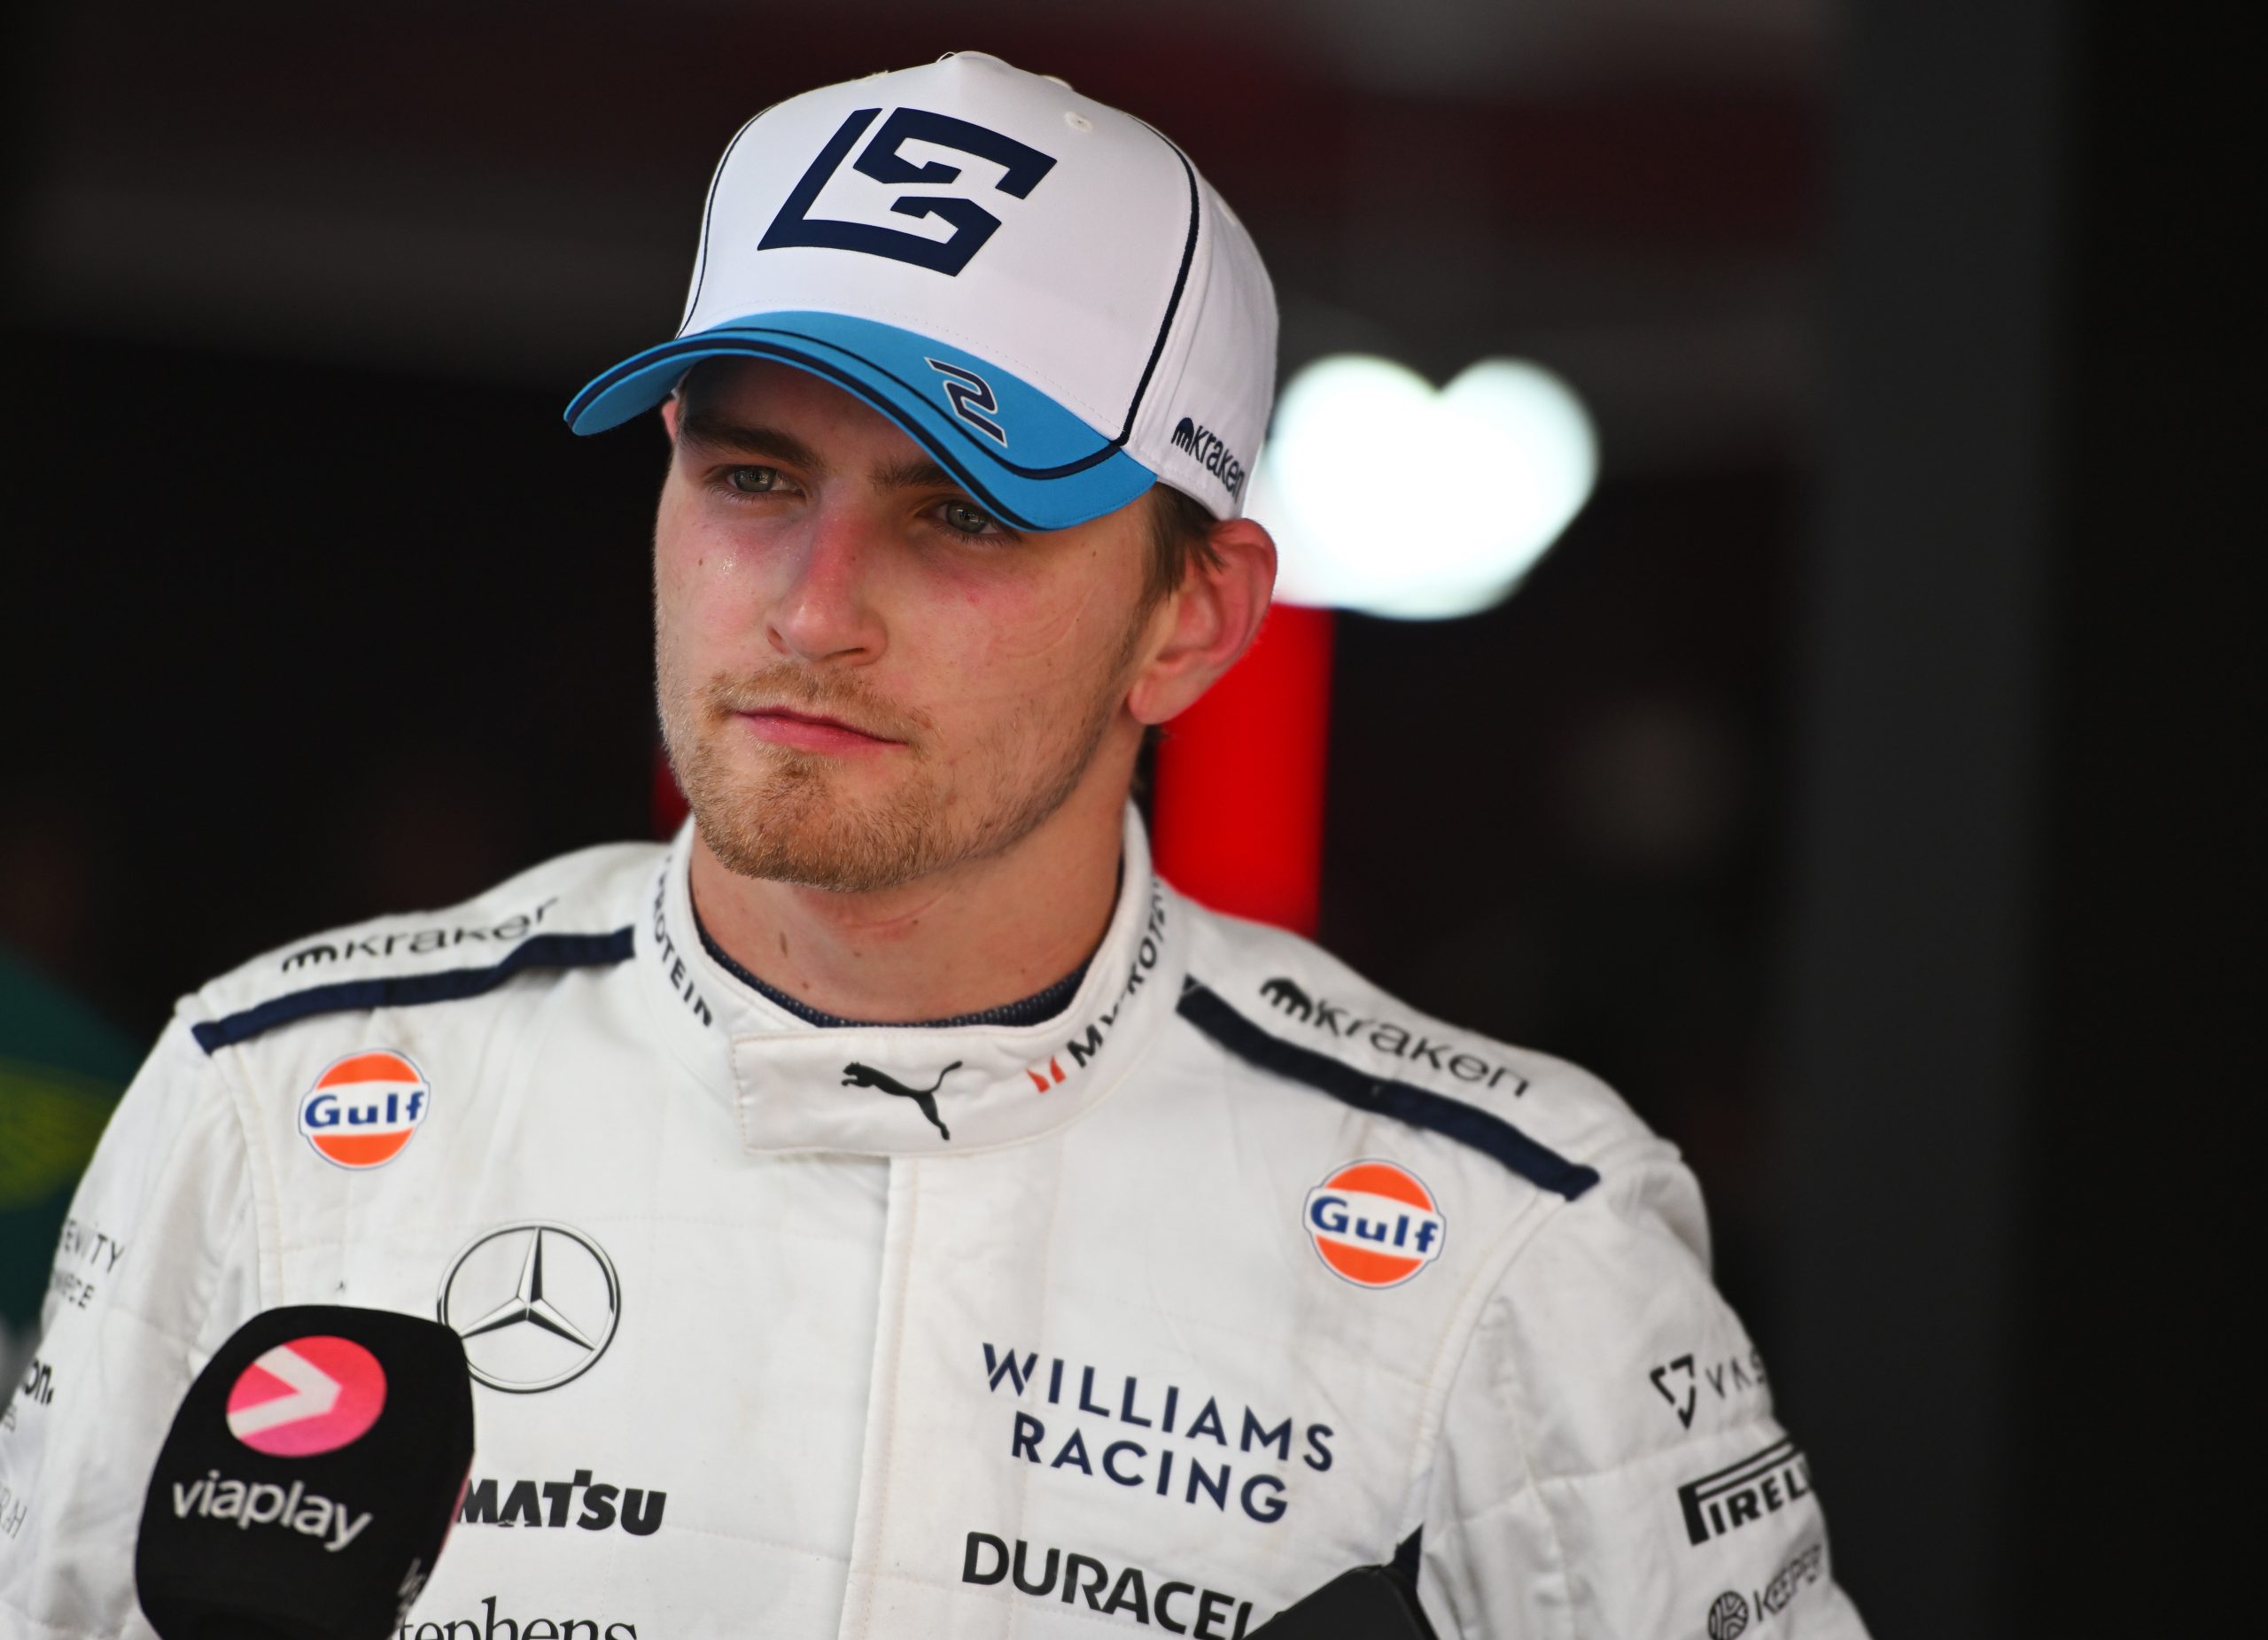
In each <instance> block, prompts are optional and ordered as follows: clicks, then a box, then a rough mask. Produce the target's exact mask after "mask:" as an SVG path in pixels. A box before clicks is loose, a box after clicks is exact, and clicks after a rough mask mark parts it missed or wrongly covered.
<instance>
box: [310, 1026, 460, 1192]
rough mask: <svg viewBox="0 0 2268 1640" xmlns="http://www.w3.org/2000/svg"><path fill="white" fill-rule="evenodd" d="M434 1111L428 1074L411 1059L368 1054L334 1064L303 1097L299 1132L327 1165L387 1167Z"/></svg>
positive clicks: (384, 1052) (380, 1051)
mask: <svg viewBox="0 0 2268 1640" xmlns="http://www.w3.org/2000/svg"><path fill="white" fill-rule="evenodd" d="M431 1108H433V1090H432V1088H431V1086H429V1085H428V1084H427V1083H426V1081H425V1073H424V1072H423V1071H421V1070H419V1069H417V1067H416V1066H415V1065H413V1064H411V1063H410V1062H409V1060H408V1057H407V1056H406V1055H404V1054H400V1053H394V1052H393V1051H392V1049H389V1048H365V1049H364V1050H363V1051H362V1052H361V1053H349V1054H348V1055H347V1056H346V1058H345V1059H342V1060H334V1061H332V1062H331V1063H330V1065H329V1066H328V1067H327V1068H326V1069H324V1071H323V1073H322V1075H321V1076H317V1077H316V1078H315V1086H313V1087H311V1088H309V1089H308V1090H307V1092H305V1093H303V1094H301V1095H300V1096H299V1131H300V1132H301V1133H302V1134H304V1135H306V1137H307V1143H308V1144H310V1145H312V1146H314V1147H315V1154H317V1155H319V1156H321V1157H322V1159H323V1160H324V1161H325V1162H332V1163H335V1164H336V1165H338V1166H339V1167H342V1168H353V1169H355V1170H361V1169H363V1168H378V1167H384V1165H385V1164H386V1163H387V1162H391V1161H392V1160H393V1159H394V1158H395V1157H396V1156H398V1155H400V1154H401V1149H402V1146H405V1145H407V1144H408V1143H409V1139H410V1135H412V1134H414V1133H415V1132H416V1131H417V1130H418V1129H419V1128H420V1127H421V1126H423V1123H424V1121H425V1113H426V1112H427V1111H429V1110H431Z"/></svg>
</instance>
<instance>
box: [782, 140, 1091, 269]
mask: <svg viewBox="0 0 2268 1640" xmlns="http://www.w3.org/2000/svg"><path fill="white" fill-rule="evenodd" d="M881 113H882V110H881V109H879V108H860V109H858V110H856V111H855V112H853V113H851V115H850V118H849V119H847V120H844V121H843V124H842V125H841V127H839V128H837V129H836V131H835V135H834V136H831V137H829V138H828V139H827V146H826V147H825V148H822V149H821V150H819V158H818V159H814V160H812V165H811V169H809V170H808V171H805V172H804V176H803V180H802V181H801V182H799V183H796V188H795V191H794V192H793V193H790V194H789V195H788V200H787V203H786V204H784V205H782V206H781V207H780V214H779V215H777V216H775V217H773V219H772V226H771V227H769V228H767V229H765V230H764V237H763V239H762V240H761V241H759V242H758V245H757V249H758V250H764V251H777V250H781V249H784V248H786V247H788V246H790V245H810V246H812V247H814V248H816V249H819V250H826V251H857V252H858V253H861V254H863V255H866V256H886V257H888V258H889V259H890V260H892V261H897V262H911V263H913V265H914V266H915V267H916V268H932V269H934V270H935V271H936V272H938V273H941V274H946V275H954V274H958V273H959V272H960V270H961V269H962V268H966V267H967V266H968V260H969V258H971V257H972V256H975V254H976V253H978V252H979V251H981V250H983V248H984V242H985V241H986V240H988V239H990V237H992V236H993V234H994V233H996V232H998V229H999V227H1000V219H999V218H998V217H997V216H995V215H993V214H992V213H991V212H990V211H988V210H986V209H985V208H984V207H983V206H981V205H979V204H977V202H976V201H975V200H974V199H969V198H961V197H959V196H957V195H953V194H900V195H899V196H898V197H897V198H895V199H893V200H892V201H890V206H889V208H890V210H891V211H892V212H893V213H895V214H897V215H899V216H912V217H922V216H935V217H937V218H939V219H940V220H942V221H944V222H950V223H951V224H952V229H953V230H952V232H951V233H950V234H948V235H946V236H945V237H944V238H942V239H932V238H930V237H928V236H927V235H925V234H917V233H906V232H905V231H903V230H902V229H895V228H878V227H875V226H874V225H872V224H870V223H866V222H837V221H835V220H834V219H832V218H829V217H824V216H813V215H812V214H811V209H812V206H813V205H815V204H817V203H818V201H819V191H820V190H822V189H824V188H825V187H826V186H827V183H828V182H829V181H830V180H832V178H833V177H834V175H835V173H836V172H837V171H838V170H840V169H841V168H842V166H843V159H844V158H845V157H846V156H847V155H848V154H849V153H850V150H851V149H852V148H854V147H856V146H857V145H858V139H859V138H860V137H861V136H865V135H866V128H867V127H868V126H870V125H872V124H874V120H875V118H876V116H878V115H879V114H881ZM907 143H927V144H931V145H932V146H935V147H938V148H950V149H954V150H957V151H959V152H961V153H966V154H974V155H975V156H976V157H977V158H978V159H990V161H991V162H992V163H993V164H995V165H997V166H998V167H1000V173H1001V175H1000V180H999V181H998V182H997V183H994V184H993V187H994V188H995V190H998V192H1001V193H1004V194H1006V195H1008V196H1009V197H1011V198H1016V199H1023V198H1029V196H1030V194H1031V190H1033V189H1035V188H1037V187H1038V186H1039V182H1040V179H1041V178H1042V177H1044V176H1045V175H1047V174H1048V173H1049V172H1050V171H1052V170H1053V169H1054V168H1055V160H1054V159H1053V157H1052V155H1048V154H1044V153H1042V152H1039V150H1037V148H1027V147H1026V146H1024V144H1021V143H1020V142H1018V141H1016V140H1015V138H1014V137H1012V136H1003V135H1002V134H1001V133H999V132H998V131H994V130H989V129H987V128H985V127H983V126H981V125H971V124H970V123H969V122H968V121H967V120H956V119H954V118H952V117H951V115H950V114H939V113H930V112H929V111H928V109H926V108H900V109H898V110H897V111H896V112H894V113H892V114H891V115H890V117H889V119H887V120H883V121H882V129H880V130H879V131H876V132H875V133H874V138H873V140H872V141H870V142H869V143H867V144H866V147H865V148H864V149H861V150H860V151H859V154H858V159H855V160H853V161H852V162H851V167H850V168H851V169H852V170H854V171H857V172H858V173H859V174H860V175H864V176H869V177H872V178H873V179H874V181H875V182H878V183H886V184H888V185H890V186H893V187H896V186H903V185H904V184H906V183H925V184H931V185H939V186H942V185H943V184H945V183H955V182H958V181H959V180H960V167H959V166H952V165H947V164H945V163H944V161H943V160H939V159H932V160H930V161H929V162H928V164H927V165H915V164H914V163H913V161H912V160H910V159H905V158H904V157H903V156H902V155H901V154H900V153H899V152H898V150H899V149H900V148H902V147H904V146H905V144H907Z"/></svg>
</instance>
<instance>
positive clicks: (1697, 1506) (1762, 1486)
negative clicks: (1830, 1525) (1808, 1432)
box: [1677, 1441, 1811, 1544]
mask: <svg viewBox="0 0 2268 1640" xmlns="http://www.w3.org/2000/svg"><path fill="white" fill-rule="evenodd" d="M1808 1496H1811V1472H1810V1471H1809V1470H1808V1469H1807V1468H1806V1467H1805V1465H1804V1455H1803V1454H1802V1453H1801V1452H1799V1451H1798V1450H1796V1443H1795V1442H1793V1441H1775V1442H1773V1443H1772V1444H1771V1445H1770V1446H1767V1447H1766V1448H1765V1449H1764V1450H1762V1451H1760V1452H1758V1453H1755V1454H1754V1455H1752V1456H1751V1457H1744V1458H1743V1459H1741V1461H1740V1462H1739V1463H1737V1464H1730V1465H1727V1466H1726V1467H1724V1468H1722V1469H1720V1470H1718V1471H1716V1472H1715V1473H1713V1474H1706V1475H1703V1476H1702V1477H1701V1478H1700V1479H1699V1480H1698V1481H1687V1482H1686V1483H1685V1484H1684V1485H1683V1486H1682V1487H1680V1488H1677V1502H1678V1507H1679V1508H1680V1509H1682V1511H1683V1512H1684V1513H1685V1535H1686V1536H1687V1538H1689V1540H1690V1541H1691V1542H1693V1543H1695V1544H1701V1543H1707V1542H1708V1541H1709V1540H1710V1539H1711V1538H1713V1537H1722V1536H1723V1535H1725V1534H1726V1533H1728V1532H1737V1531H1738V1530H1740V1528H1741V1527H1744V1526H1746V1525H1748V1524H1749V1522H1751V1520H1762V1519H1763V1518H1764V1517H1765V1516H1766V1515H1767V1514H1775V1513H1777V1512H1779V1511H1781V1510H1783V1509H1785V1508H1787V1507H1788V1506H1789V1505H1790V1504H1793V1503H1795V1502H1796V1501H1797V1500H1798V1499H1799V1498H1804V1497H1808Z"/></svg>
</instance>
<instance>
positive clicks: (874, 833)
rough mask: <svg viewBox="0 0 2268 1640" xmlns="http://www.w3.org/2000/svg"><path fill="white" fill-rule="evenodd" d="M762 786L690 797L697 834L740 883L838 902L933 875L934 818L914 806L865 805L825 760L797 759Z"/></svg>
mask: <svg viewBox="0 0 2268 1640" xmlns="http://www.w3.org/2000/svg"><path fill="white" fill-rule="evenodd" d="M794 762H795V763H796V764H800V765H816V767H794V766H786V765H784V764H783V765H781V766H774V767H773V769H771V770H769V771H767V775H766V778H765V779H763V780H760V781H746V782H737V781H736V782H734V783H733V784H732V785H731V786H730V787H729V788H728V789H725V790H722V791H713V790H704V791H701V792H697V793H688V794H687V797H688V799H689V800H690V802H691V804H692V808H693V820H694V824H695V827H697V828H699V830H700V833H701V839H702V841H703V843H705V844H707V846H708V849H709V851H710V852H711V854H713V855H715V856H716V857H717V860H718V864H720V865H722V866H723V867H725V869H726V870H727V871H729V872H731V873H733V874H734V875H735V876H741V877H750V878H754V879H756V880H757V881H760V882H782V883H788V884H790V885H792V886H795V887H797V888H811V889H825V890H831V891H833V892H835V893H844V894H860V893H872V892H874V890H879V889H889V888H897V887H898V886H900V885H901V884H903V883H905V882H912V881H913V879H914V878H916V877H919V876H920V875H922V874H924V873H925V872H928V871H929V870H932V869H934V868H935V867H936V863H937V862H936V858H935V857H936V843H937V841H938V839H937V837H936V830H935V822H934V818H933V817H932V816H931V815H929V814H928V812H927V810H926V809H925V807H924V806H923V805H922V804H920V803H918V802H915V803H908V802H906V801H905V800H904V799H903V797H901V798H900V800H899V801H897V802H895V803H893V802H887V801H886V802H880V803H877V802H874V801H865V802H861V801H859V800H858V799H857V798H855V797H850V796H847V795H846V794H844V793H843V792H842V791H841V790H840V789H838V788H839V787H840V786H841V785H842V784H843V783H844V782H842V781H839V780H838V779H836V778H834V773H835V772H834V771H832V770H830V769H829V768H828V767H827V762H828V760H827V758H806V757H801V756H798V757H796V758H795V759H794Z"/></svg>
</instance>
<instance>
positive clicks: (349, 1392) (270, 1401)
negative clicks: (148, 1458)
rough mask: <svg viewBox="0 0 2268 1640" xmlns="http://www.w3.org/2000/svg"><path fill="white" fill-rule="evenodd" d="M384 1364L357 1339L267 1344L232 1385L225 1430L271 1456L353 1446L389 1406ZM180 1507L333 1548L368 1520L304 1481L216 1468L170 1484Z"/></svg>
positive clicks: (182, 1511)
mask: <svg viewBox="0 0 2268 1640" xmlns="http://www.w3.org/2000/svg"><path fill="white" fill-rule="evenodd" d="M385 1404H386V1373H385V1369H384V1367H382V1366H380V1365H379V1364H378V1358H377V1356H374V1355H372V1354H371V1353H370V1352H369V1350H367V1349H363V1348H362V1346H361V1345H360V1344H358V1343H356V1342H355V1341H353V1339H351V1338H334V1337H330V1336H328V1335H323V1334H316V1335H313V1336H310V1337H307V1338H295V1339H293V1340H291V1341H290V1342H289V1343H283V1344H278V1345H276V1347H275V1348H273V1349H269V1350H268V1351H267V1352H266V1353H264V1354H263V1355H261V1356H260V1358H259V1359H258V1360H256V1361H254V1362H253V1363H252V1364H251V1365H250V1366H248V1367H246V1368H245V1370H244V1371H243V1372H240V1373H238V1374H237V1381H236V1383H235V1384H234V1385H232V1386H231V1387H229V1401H228V1421H229V1434H232V1435H234V1436H235V1437H236V1438H237V1440H238V1441H241V1442H244V1444H245V1445H246V1446H248V1447H250V1448H251V1449H252V1450H253V1451H255V1452H263V1453H266V1454H267V1455H268V1457H315V1456H317V1455H319V1454H321V1453H324V1452H336V1451H337V1450H338V1449H339V1448H341V1447H343V1446H351V1445H353V1443H354V1442H357V1441H359V1440H361V1438H362V1437H363V1436H364V1435H366V1434H369V1429H370V1426H371V1425H373V1424H375V1423H377V1421H378V1414H379V1413H380V1412H382V1411H384V1410H385ZM173 1501H174V1515H175V1518H176V1519H178V1520H187V1519H188V1518H189V1517H190V1515H192V1514H194V1515H197V1516H199V1517H201V1518H202V1519H205V1520H233V1521H235V1522H236V1523H237V1527H238V1528H239V1529H241V1530H245V1531H249V1530H250V1529H251V1528H252V1527H256V1526H276V1527H283V1528H284V1529H285V1530H287V1531H292V1532H297V1533H299V1534H300V1535H303V1536H307V1537H313V1538H317V1539H320V1540H321V1541H322V1546H323V1548H324V1549H325V1550H326V1551H329V1552H330V1553H332V1554H337V1553H338V1551H340V1550H342V1549H344V1548H346V1546H347V1544H349V1543H353V1541H354V1539H355V1538H356V1537H357V1536H358V1535H361V1531H362V1529H363V1528H364V1527H367V1526H369V1524H370V1514H369V1511H367V1510H365V1511H363V1512H361V1513H360V1514H356V1513H355V1512H353V1510H351V1509H349V1508H348V1506H347V1505H346V1504H341V1503H338V1502H335V1501H333V1500H332V1499H330V1498H328V1497H324V1496H322V1495H321V1494H319V1493H314V1492H310V1491H308V1490H307V1483H306V1482H305V1481H293V1482H292V1483H291V1485H290V1486H288V1487H287V1486H284V1485H283V1484H282V1483H281V1482H279V1481H237V1480H232V1479H230V1478H229V1477H228V1476H225V1475H223V1474H222V1473H221V1472H220V1471H219V1470H218V1469H214V1470H212V1471H210V1472H209V1473H206V1475H205V1476H204V1478H203V1479H201V1480H198V1481H189V1482H186V1483H184V1482H183V1481H175V1482H174V1483H173Z"/></svg>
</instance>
